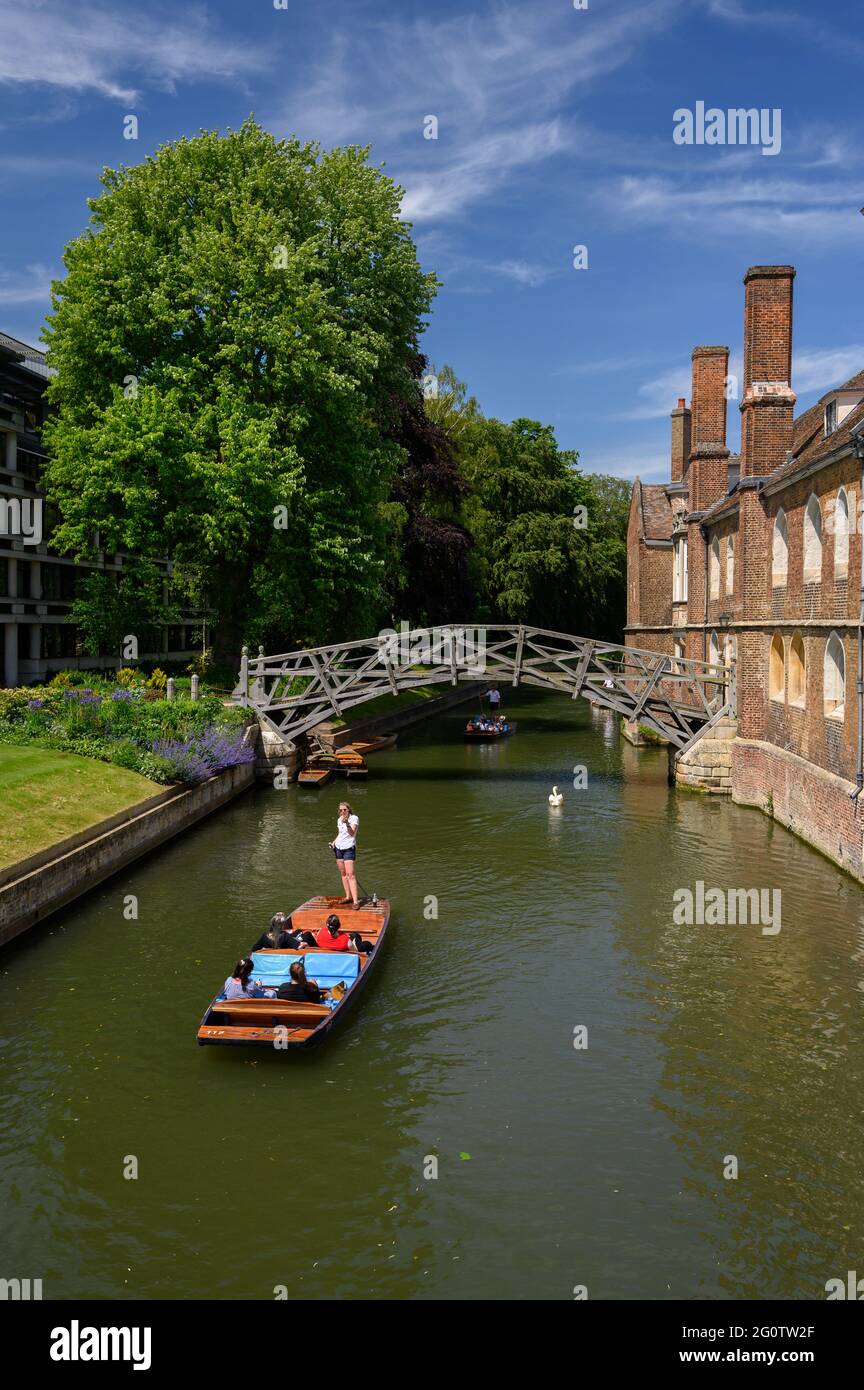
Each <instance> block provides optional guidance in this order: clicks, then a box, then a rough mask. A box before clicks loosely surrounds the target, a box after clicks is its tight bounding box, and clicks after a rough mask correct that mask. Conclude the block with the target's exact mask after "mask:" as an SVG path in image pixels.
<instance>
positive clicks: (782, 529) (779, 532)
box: [771, 507, 789, 589]
mask: <svg viewBox="0 0 864 1390" xmlns="http://www.w3.org/2000/svg"><path fill="white" fill-rule="evenodd" d="M778 541H779V542H780V545H779V546H778ZM781 547H782V548H781ZM778 552H779V559H780V562H781V563H780V564H778V563H777V561H778ZM788 575H789V522H788V521H787V519H786V513H785V511H784V510H783V508H782V507H781V508H780V509H779V511H778V512H777V515H776V516H775V518H774V527H773V530H772V532H771V583H772V586H773V587H774V588H775V589H779V588H784V587H785V585H786V581H787V578H788Z"/></svg>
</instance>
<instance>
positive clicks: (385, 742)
mask: <svg viewBox="0 0 864 1390" xmlns="http://www.w3.org/2000/svg"><path fill="white" fill-rule="evenodd" d="M398 737H399V735H398V734H381V735H380V736H379V737H377V738H355V740H354V742H353V743H351V744H348V745H346V746H347V747H350V748H353V749H354V750H355V752H357V753H360V754H362V756H363V757H364V758H366V757H368V756H369V754H370V753H383V751H384V749H385V748H395V747H396V742H397V739H398Z"/></svg>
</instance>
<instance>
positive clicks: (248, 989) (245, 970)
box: [222, 956, 276, 1000]
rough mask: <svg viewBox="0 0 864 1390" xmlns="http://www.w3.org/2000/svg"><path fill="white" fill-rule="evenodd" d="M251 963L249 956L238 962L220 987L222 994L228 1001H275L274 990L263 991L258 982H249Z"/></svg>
mask: <svg viewBox="0 0 864 1390" xmlns="http://www.w3.org/2000/svg"><path fill="white" fill-rule="evenodd" d="M251 974H252V961H251V959H250V957H249V956H244V957H243V959H242V960H238V962H237V964H236V965H235V966H234V969H233V971H232V973H231V974H230V975H229V976H228V979H227V980H226V981H225V983H224V985H223V986H222V993H223V994H224V995H225V998H226V999H228V1000H233V999H275V998H276V991H275V989H265V988H264V986H263V985H262V983H261V981H260V980H254V981H251V982H250V979H249V976H250V975H251Z"/></svg>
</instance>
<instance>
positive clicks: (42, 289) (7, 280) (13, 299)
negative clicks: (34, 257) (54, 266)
mask: <svg viewBox="0 0 864 1390" xmlns="http://www.w3.org/2000/svg"><path fill="white" fill-rule="evenodd" d="M56 274H57V272H56V271H55V272H52V271H51V270H50V268H49V267H48V266H46V265H26V266H24V268H23V270H19V271H4V270H0V304H44V305H47V304H48V301H49V299H50V296H51V280H52V279H53V278H54V277H55V276H56Z"/></svg>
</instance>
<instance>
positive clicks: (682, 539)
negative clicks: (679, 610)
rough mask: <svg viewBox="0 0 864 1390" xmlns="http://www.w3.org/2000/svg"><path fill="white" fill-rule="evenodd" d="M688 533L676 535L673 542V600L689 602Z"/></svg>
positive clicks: (675, 601) (674, 601)
mask: <svg viewBox="0 0 864 1390" xmlns="http://www.w3.org/2000/svg"><path fill="white" fill-rule="evenodd" d="M687 569H688V559H687V535H686V532H685V534H684V535H683V536H676V537H675V538H674V539H673V542H672V602H673V603H686V602H687V580H688V574H687Z"/></svg>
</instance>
